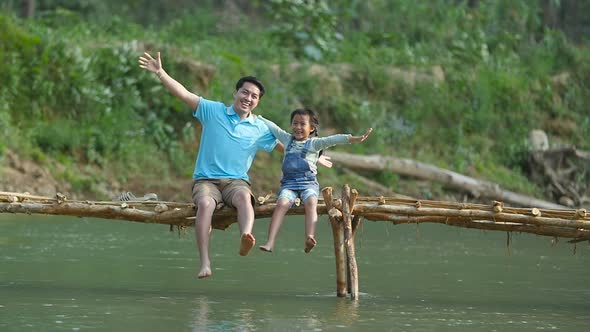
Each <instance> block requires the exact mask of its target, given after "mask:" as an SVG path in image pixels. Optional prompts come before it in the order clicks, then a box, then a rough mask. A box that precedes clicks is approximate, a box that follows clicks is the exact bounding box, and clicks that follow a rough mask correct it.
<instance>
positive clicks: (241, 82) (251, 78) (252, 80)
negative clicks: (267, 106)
mask: <svg viewBox="0 0 590 332" xmlns="http://www.w3.org/2000/svg"><path fill="white" fill-rule="evenodd" d="M246 82H248V83H252V84H254V85H256V86H257V87H258V90H260V98H262V96H264V92H266V91H265V90H264V84H262V82H260V80H259V79H257V78H256V77H254V76H244V77H242V78H240V79H239V80H238V83H236V91H238V90H240V88H241V87H242V86H243V85H244V83H246Z"/></svg>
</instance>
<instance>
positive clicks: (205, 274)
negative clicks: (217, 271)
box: [197, 266, 211, 279]
mask: <svg viewBox="0 0 590 332" xmlns="http://www.w3.org/2000/svg"><path fill="white" fill-rule="evenodd" d="M210 276H211V268H210V267H209V266H205V267H202V268H201V271H200V272H199V274H198V275H197V277H198V278H199V279H204V278H209V277H210Z"/></svg>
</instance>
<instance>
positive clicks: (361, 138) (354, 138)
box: [348, 128, 373, 143]
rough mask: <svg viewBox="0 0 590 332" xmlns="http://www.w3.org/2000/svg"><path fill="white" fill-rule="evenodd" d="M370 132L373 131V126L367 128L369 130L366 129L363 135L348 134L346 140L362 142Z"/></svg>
mask: <svg viewBox="0 0 590 332" xmlns="http://www.w3.org/2000/svg"><path fill="white" fill-rule="evenodd" d="M372 132H373V128H369V130H367V132H366V133H365V134H364V135H363V136H350V138H349V139H348V142H350V143H360V142H364V141H365V140H366V139H367V137H369V135H371V133H372Z"/></svg>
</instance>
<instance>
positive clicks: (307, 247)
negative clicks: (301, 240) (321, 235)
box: [305, 236, 317, 254]
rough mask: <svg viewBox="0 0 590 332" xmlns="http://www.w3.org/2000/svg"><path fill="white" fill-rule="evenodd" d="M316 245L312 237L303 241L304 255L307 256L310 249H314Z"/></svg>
mask: <svg viewBox="0 0 590 332" xmlns="http://www.w3.org/2000/svg"><path fill="white" fill-rule="evenodd" d="M316 244H317V241H316V240H315V239H314V238H313V237H311V236H308V237H307V239H306V240H305V253H306V254H308V253H309V252H310V251H311V249H313V247H315V245H316Z"/></svg>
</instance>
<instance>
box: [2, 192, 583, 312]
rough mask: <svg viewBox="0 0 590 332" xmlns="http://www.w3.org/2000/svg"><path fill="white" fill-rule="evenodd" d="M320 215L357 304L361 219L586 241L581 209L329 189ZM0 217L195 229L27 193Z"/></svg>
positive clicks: (186, 210)
mask: <svg viewBox="0 0 590 332" xmlns="http://www.w3.org/2000/svg"><path fill="white" fill-rule="evenodd" d="M322 195H323V198H320V200H319V202H318V207H317V209H318V214H320V215H321V214H324V215H328V217H329V221H330V225H331V228H332V234H333V236H334V253H335V257H336V295H337V296H339V297H345V296H347V294H350V297H351V299H353V300H357V299H358V292H359V290H358V267H357V264H356V258H355V246H354V238H355V234H356V230H357V229H358V226H359V225H360V224H361V222H362V220H363V219H367V220H371V221H387V222H391V223H393V224H396V225H397V224H418V223H425V222H430V223H441V224H445V225H449V226H456V227H464V228H475V229H483V230H493V231H505V232H524V233H531V234H537V235H544V236H551V237H564V238H570V239H571V240H570V241H569V242H571V243H577V242H580V241H585V240H590V216H589V215H588V213H587V212H586V210H585V209H539V208H536V207H532V208H516V207H509V206H505V205H504V203H503V202H499V201H494V202H492V203H491V204H490V205H484V204H471V203H453V202H441V201H430V200H416V199H405V198H391V197H383V196H381V197H362V196H358V192H357V191H356V190H354V189H351V188H350V187H349V186H348V185H344V187H343V189H342V194H341V196H340V197H339V198H337V197H333V192H332V188H331V187H326V188H324V189H323V190H322ZM269 197H270V195H267V196H266V197H259V198H258V205H257V206H256V207H255V213H256V218H269V217H270V216H271V215H272V212H273V210H274V208H275V206H276V200H273V199H269ZM0 213H25V214H49V215H66V216H77V217H95V218H102V219H117V220H127V221H135V222H142V223H158V224H165V225H170V227H171V228H172V227H173V226H178V227H186V226H194V222H195V206H194V205H193V204H192V203H176V202H164V201H128V202H107V201H80V200H68V199H67V197H65V196H64V195H61V194H59V193H58V194H56V196H55V197H45V196H35V195H30V194H28V193H22V194H21V193H11V192H0ZM288 214H290V215H304V214H305V210H304V207H303V206H294V207H293V208H291V209H290V210H289V212H288ZM235 222H236V211H235V210H234V209H230V208H227V207H223V208H221V209H219V210H217V211H216V212H215V214H214V216H213V221H212V226H213V228H215V229H222V230H223V229H226V228H227V227H229V226H230V225H231V224H233V223H235Z"/></svg>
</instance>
